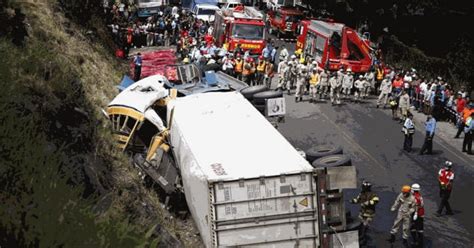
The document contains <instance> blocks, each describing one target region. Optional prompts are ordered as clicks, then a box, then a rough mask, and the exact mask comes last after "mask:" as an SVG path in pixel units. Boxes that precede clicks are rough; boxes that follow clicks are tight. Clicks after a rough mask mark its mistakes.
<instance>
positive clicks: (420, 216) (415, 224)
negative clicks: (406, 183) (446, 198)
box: [410, 183, 425, 248]
mask: <svg viewBox="0 0 474 248" xmlns="http://www.w3.org/2000/svg"><path fill="white" fill-rule="evenodd" d="M420 189H421V188H420V185H419V184H417V183H415V184H413V185H412V186H411V190H412V193H413V196H414V197H415V212H414V213H413V221H412V222H411V230H410V231H411V236H412V237H413V246H412V247H420V248H422V247H423V221H424V218H425V207H424V205H425V204H424V202H423V197H422V196H421V193H420Z"/></svg>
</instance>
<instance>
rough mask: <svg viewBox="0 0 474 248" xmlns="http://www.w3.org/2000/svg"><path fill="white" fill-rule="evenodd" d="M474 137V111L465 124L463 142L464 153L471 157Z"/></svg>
mask: <svg viewBox="0 0 474 248" xmlns="http://www.w3.org/2000/svg"><path fill="white" fill-rule="evenodd" d="M473 136H474V111H473V112H471V115H470V116H469V117H467V119H466V122H465V123H464V140H463V142H462V152H467V154H469V155H473V153H472V139H473Z"/></svg>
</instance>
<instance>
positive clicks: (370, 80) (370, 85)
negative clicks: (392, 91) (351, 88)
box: [364, 70, 375, 99]
mask: <svg viewBox="0 0 474 248" xmlns="http://www.w3.org/2000/svg"><path fill="white" fill-rule="evenodd" d="M364 78H365V84H364V85H365V87H364V88H365V90H364V99H365V98H367V97H368V96H369V95H370V93H371V92H372V91H373V89H375V79H374V72H373V71H372V70H371V71H368V72H366V73H365V75H364Z"/></svg>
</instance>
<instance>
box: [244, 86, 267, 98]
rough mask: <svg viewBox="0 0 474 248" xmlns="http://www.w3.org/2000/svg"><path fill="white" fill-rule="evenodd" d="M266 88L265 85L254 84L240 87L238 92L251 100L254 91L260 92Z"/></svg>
mask: <svg viewBox="0 0 474 248" xmlns="http://www.w3.org/2000/svg"><path fill="white" fill-rule="evenodd" d="M266 90H268V88H267V86H265V85H256V86H250V87H247V88H245V89H242V90H241V91H240V94H242V95H243V96H244V97H245V98H247V100H249V101H250V100H252V99H253V95H255V94H256V93H259V92H262V91H266Z"/></svg>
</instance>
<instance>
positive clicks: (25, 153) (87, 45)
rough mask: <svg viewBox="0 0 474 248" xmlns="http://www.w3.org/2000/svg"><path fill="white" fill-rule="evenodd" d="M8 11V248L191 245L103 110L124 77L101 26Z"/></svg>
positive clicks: (3, 196)
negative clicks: (119, 143) (117, 140)
mask: <svg viewBox="0 0 474 248" xmlns="http://www.w3.org/2000/svg"><path fill="white" fill-rule="evenodd" d="M77 2H82V1H77ZM87 2H89V1H87ZM91 2H95V1H91ZM97 2H98V1H97ZM0 7H1V8H0V21H1V22H2V24H1V25H0V34H1V35H0V37H2V38H0V64H1V65H2V66H1V67H0V84H1V90H0V107H1V109H2V111H1V114H0V129H1V130H2V132H1V133H0V140H1V142H0V154H1V155H0V202H1V203H2V204H0V246H1V247H157V246H160V247H181V246H183V245H182V243H181V242H180V241H178V240H177V238H175V237H176V236H178V237H179V235H180V232H181V230H178V229H180V227H179V223H178V224H177V223H176V221H174V220H172V219H171V218H169V217H167V215H166V213H165V212H164V211H163V210H162V208H161V207H160V204H159V202H158V199H157V196H156V194H155V193H154V192H153V191H149V190H148V189H146V188H144V187H143V184H142V181H141V180H140V178H138V176H137V172H136V171H135V170H134V169H133V168H131V166H130V162H129V161H128V159H127V158H126V157H125V156H124V155H123V154H122V153H121V152H120V151H117V150H116V149H115V147H114V143H113V141H112V138H111V137H112V136H111V133H110V131H109V128H108V121H107V119H106V118H104V116H103V114H102V112H101V108H102V107H104V106H106V104H107V103H108V101H109V100H110V99H112V97H113V96H114V95H115V94H116V93H117V92H116V90H115V88H114V85H115V84H116V83H117V82H119V80H120V77H121V72H123V71H124V70H125V68H124V67H123V65H121V64H120V62H119V61H117V60H115V58H113V57H112V56H111V55H110V54H112V53H111V51H110V50H108V49H107V48H106V47H104V46H103V45H102V44H104V43H105V42H104V41H103V38H104V37H105V36H104V35H103V34H105V33H106V31H105V30H104V27H103V26H102V24H101V20H100V19H94V17H93V15H91V18H92V19H91V20H92V21H91V22H90V25H89V28H90V29H92V30H94V31H93V32H94V33H93V34H92V35H89V34H87V32H86V30H85V29H84V28H83V27H82V26H80V25H78V24H77V23H75V22H71V21H70V20H69V19H68V18H66V17H65V16H64V15H63V14H62V11H61V8H60V7H59V5H58V4H57V3H56V2H55V1H48V0H38V1H23V2H12V1H5V0H0ZM15 9H16V10H15ZM23 19H24V20H23ZM5 24H6V25H5ZM24 34H27V36H24ZM184 245H189V244H187V243H185V244H184Z"/></svg>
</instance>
